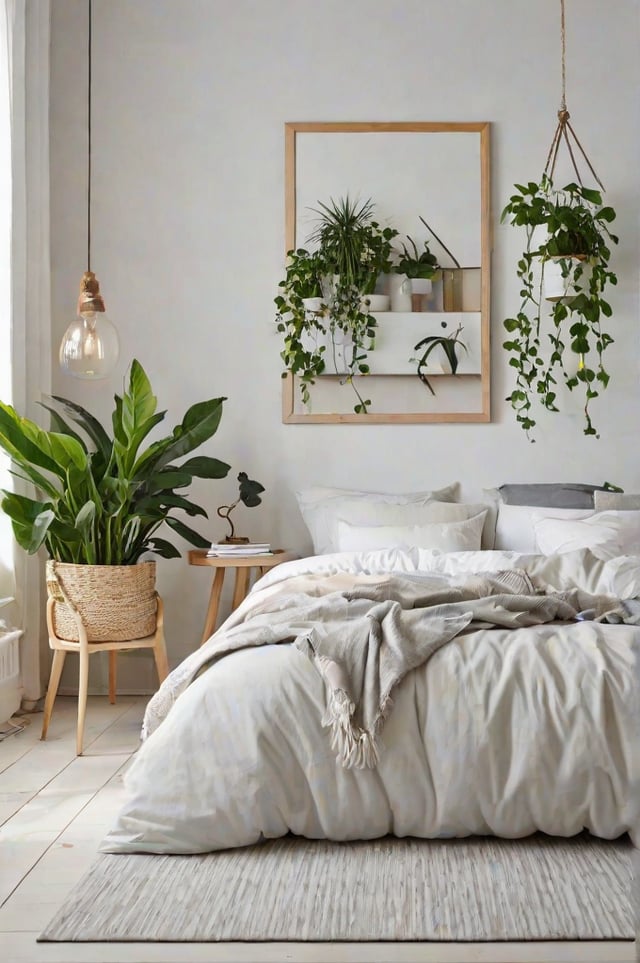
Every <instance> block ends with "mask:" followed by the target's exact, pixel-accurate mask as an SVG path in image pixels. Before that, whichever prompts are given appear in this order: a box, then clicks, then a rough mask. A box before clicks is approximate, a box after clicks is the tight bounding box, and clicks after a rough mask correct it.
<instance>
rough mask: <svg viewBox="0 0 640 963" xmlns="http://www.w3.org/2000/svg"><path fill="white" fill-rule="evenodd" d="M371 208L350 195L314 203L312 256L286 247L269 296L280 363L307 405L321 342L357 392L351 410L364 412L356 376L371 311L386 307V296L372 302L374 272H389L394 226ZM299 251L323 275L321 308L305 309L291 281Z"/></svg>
mask: <svg viewBox="0 0 640 963" xmlns="http://www.w3.org/2000/svg"><path fill="white" fill-rule="evenodd" d="M373 211H374V206H373V202H372V201H371V199H369V200H366V201H363V202H355V201H352V200H351V199H350V198H349V196H348V195H347V196H346V197H345V198H341V199H340V200H338V201H334V200H333V199H331V200H330V202H329V203H328V204H324V203H322V202H319V207H318V208H317V209H316V210H315V213H316V214H317V215H318V224H317V227H316V229H315V230H314V232H313V233H312V234H311V236H310V237H309V239H308V243H309V244H311V245H316V248H315V250H314V253H313V254H312V255H310V254H309V252H308V251H307V249H306V248H302V249H298V252H295V251H290V252H289V253H288V265H287V276H286V277H285V279H284V281H282V282H281V284H280V290H279V293H278V295H277V297H276V298H275V304H276V308H277V315H276V324H277V330H278V331H279V332H280V333H281V334H282V335H283V336H284V347H283V350H282V351H281V358H282V360H283V361H284V364H285V368H286V370H287V371H288V372H291V373H292V374H294V375H297V376H298V378H299V381H300V392H301V397H302V401H303V404H305V405H309V404H310V400H311V398H310V391H309V389H310V387H311V386H312V385H313V384H314V383H315V379H316V378H317V377H318V376H319V375H321V374H323V373H327V362H326V354H327V348H329V351H330V354H331V367H332V370H333V372H335V374H338V375H341V376H342V377H343V378H344V383H346V384H349V385H351V387H352V388H353V390H354V392H355V394H356V397H357V403H356V404H355V406H354V411H355V412H356V413H357V414H366V413H367V411H368V409H369V406H370V405H371V401H370V400H369V399H366V398H363V396H362V395H361V394H360V391H359V390H358V386H357V381H356V380H354V379H356V378H357V377H358V376H359V375H367V374H368V373H369V365H368V364H367V354H368V352H369V351H372V350H373V349H374V347H375V329H376V325H377V322H376V319H375V316H374V315H373V314H372V313H371V312H372V311H373V310H374V309H377V310H383V309H386V308H388V297H385V296H383V297H385V302H384V303H383V304H378V303H376V302H375V300H374V299H375V293H374V292H375V287H376V284H377V282H378V278H379V277H380V275H381V274H385V273H390V271H391V256H392V241H393V238H394V237H396V235H397V231H395V230H394V229H393V228H391V227H381V226H380V224H379V223H378V222H377V221H374V220H373ZM300 251H303V252H304V255H305V256H306V257H307V258H313V265H314V269H315V270H316V271H317V272H318V274H319V275H320V277H321V278H322V290H323V295H324V300H323V302H322V305H321V310H319V311H313V312H309V311H308V310H305V306H304V304H303V303H302V298H301V296H300V292H299V291H298V290H297V288H296V284H297V275H296V273H295V268H296V256H302V255H300ZM283 377H286V372H285V374H284V375H283Z"/></svg>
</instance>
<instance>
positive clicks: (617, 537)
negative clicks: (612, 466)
mask: <svg viewBox="0 0 640 963" xmlns="http://www.w3.org/2000/svg"><path fill="white" fill-rule="evenodd" d="M534 527H535V533H536V539H537V544H538V550H539V551H540V552H542V554H543V555H555V554H563V553H564V552H574V551H576V549H579V548H589V549H591V551H592V552H593V554H594V555H597V557H598V558H602V559H610V558H617V557H618V556H619V555H640V511H610V512H596V513H595V514H592V515H590V516H589V517H588V518H583V519H559V518H540V519H538V520H537V521H536V522H535V525H534Z"/></svg>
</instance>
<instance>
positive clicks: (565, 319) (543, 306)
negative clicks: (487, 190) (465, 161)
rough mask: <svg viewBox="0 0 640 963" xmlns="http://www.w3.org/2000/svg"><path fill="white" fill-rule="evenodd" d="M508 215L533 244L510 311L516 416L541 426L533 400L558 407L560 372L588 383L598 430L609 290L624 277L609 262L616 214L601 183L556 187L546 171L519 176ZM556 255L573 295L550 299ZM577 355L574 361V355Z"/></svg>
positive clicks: (588, 423)
mask: <svg viewBox="0 0 640 963" xmlns="http://www.w3.org/2000/svg"><path fill="white" fill-rule="evenodd" d="M515 188H516V191H517V193H515V194H513V195H512V196H511V198H510V200H509V203H508V204H507V205H506V207H505V208H504V211H503V212H502V221H503V222H504V221H506V220H508V221H509V223H511V224H513V225H515V226H517V227H524V228H525V231H526V245H525V249H524V252H523V253H522V255H521V257H520V260H519V261H518V268H517V275H518V281H519V284H520V297H521V298H522V301H521V305H520V310H519V311H518V313H517V314H516V315H514V317H511V318H507V319H506V320H505V321H504V326H505V328H506V330H507V332H508V334H509V337H508V339H507V340H506V341H505V342H504V343H503V346H504V348H505V349H506V350H507V351H508V352H510V354H511V357H510V359H509V364H510V366H511V367H512V368H514V369H515V372H516V383H515V387H514V389H513V391H512V392H511V394H510V395H509V396H508V399H507V400H508V401H510V402H511V405H512V407H513V409H514V411H515V414H516V419H517V421H518V422H519V424H520V425H521V426H522V428H523V429H524V430H525V431H526V432H527V434H528V433H529V432H530V431H531V429H532V428H534V427H535V424H536V422H535V419H534V417H533V410H532V409H533V405H534V402H536V401H537V402H539V403H540V404H541V405H542V406H543V407H544V408H546V409H547V410H548V411H558V410H559V409H558V407H557V403H556V402H557V388H558V380H561V381H562V382H564V384H565V385H566V387H567V388H568V389H569V390H570V391H572V390H573V389H575V388H578V387H582V389H583V391H584V416H585V427H584V433H585V435H595V436H596V437H597V432H596V429H595V428H594V426H593V423H592V420H591V415H590V411H589V404H590V402H591V401H592V400H593V399H594V398H597V397H598V395H599V393H600V391H601V390H602V389H604V388H606V387H607V384H608V383H609V374H608V372H607V370H606V369H605V367H604V363H603V354H604V351H605V350H606V348H607V347H608V346H609V345H610V344H611V343H612V342H613V338H612V337H611V335H609V334H608V333H607V332H606V331H605V330H604V329H603V325H602V319H603V318H608V317H610V316H611V313H612V311H611V306H610V304H609V303H608V301H606V300H605V298H604V296H603V292H604V290H605V288H606V286H607V285H608V284H612V285H613V284H616V283H617V277H616V275H615V274H614V273H613V272H612V271H611V270H610V268H609V259H610V256H611V250H610V245H611V243H613V244H617V242H618V238H617V237H616V236H615V234H611V233H610V231H609V228H608V225H609V224H610V223H611V222H612V221H613V220H614V219H615V216H616V215H615V211H614V210H613V208H612V207H609V206H604V205H603V203H602V195H601V194H600V192H599V191H597V190H593V189H591V188H587V187H583V186H582V185H578V184H574V183H572V184H567V186H566V187H564V188H563V189H562V190H560V191H555V190H554V189H553V184H552V182H551V180H550V178H549V177H548V176H547V175H546V174H545V175H543V177H542V178H541V181H540V183H539V184H538V183H535V182H533V181H532V182H530V183H529V184H527V185H522V184H516V185H515ZM551 259H554V260H557V261H558V263H559V265H560V268H561V272H562V277H563V284H564V286H565V288H566V289H567V291H570V292H571V295H570V296H568V297H561V298H559V299H558V300H555V301H549V300H545V297H544V277H545V269H547V270H548V267H547V266H548V264H549V261H550V260H551ZM571 357H572V358H573V361H568V360H567V359H568V358H571Z"/></svg>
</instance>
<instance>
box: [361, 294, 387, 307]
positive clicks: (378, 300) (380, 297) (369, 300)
mask: <svg viewBox="0 0 640 963" xmlns="http://www.w3.org/2000/svg"><path fill="white" fill-rule="evenodd" d="M360 305H361V307H362V310H363V311H388V310H389V295H388V294H363V295H362V297H361V298H360Z"/></svg>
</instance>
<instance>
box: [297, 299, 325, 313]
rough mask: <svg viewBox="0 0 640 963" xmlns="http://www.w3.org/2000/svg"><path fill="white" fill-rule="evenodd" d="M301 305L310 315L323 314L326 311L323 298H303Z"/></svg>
mask: <svg viewBox="0 0 640 963" xmlns="http://www.w3.org/2000/svg"><path fill="white" fill-rule="evenodd" d="M302 303H303V305H304V309H305V311H309V312H311V313H312V314H324V313H325V311H326V309H327V303H326V301H325V299H324V298H303V299H302Z"/></svg>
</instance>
